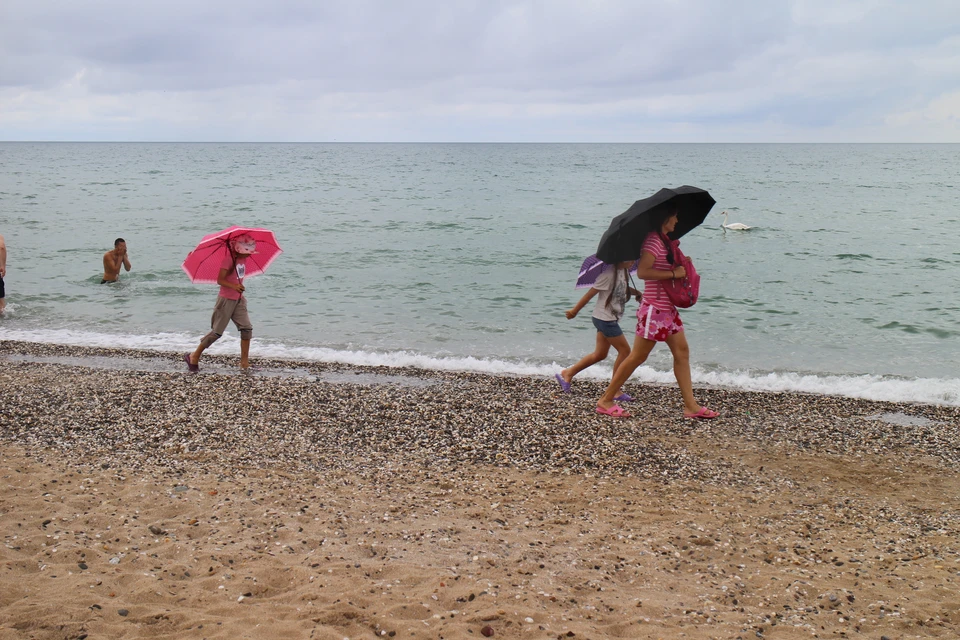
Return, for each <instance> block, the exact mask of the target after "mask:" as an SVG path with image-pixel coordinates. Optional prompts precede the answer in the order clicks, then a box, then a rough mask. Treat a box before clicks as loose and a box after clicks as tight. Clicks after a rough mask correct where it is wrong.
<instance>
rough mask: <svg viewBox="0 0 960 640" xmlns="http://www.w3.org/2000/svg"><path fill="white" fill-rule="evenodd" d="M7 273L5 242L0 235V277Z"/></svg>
mask: <svg viewBox="0 0 960 640" xmlns="http://www.w3.org/2000/svg"><path fill="white" fill-rule="evenodd" d="M6 275H7V243H6V242H4V241H3V236H0V278H3V277H6Z"/></svg>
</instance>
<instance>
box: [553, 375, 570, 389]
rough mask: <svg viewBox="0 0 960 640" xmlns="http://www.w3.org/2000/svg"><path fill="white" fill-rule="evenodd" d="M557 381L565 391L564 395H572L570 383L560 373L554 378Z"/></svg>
mask: <svg viewBox="0 0 960 640" xmlns="http://www.w3.org/2000/svg"><path fill="white" fill-rule="evenodd" d="M553 377H554V378H556V379H557V382H559V383H560V388H561V389H563V392H564V393H570V383H569V382H567V381H566V380H564V379H563V376H561V375H560V374H559V373H558V374H555V375H554V376H553Z"/></svg>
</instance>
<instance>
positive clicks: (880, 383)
mask: <svg viewBox="0 0 960 640" xmlns="http://www.w3.org/2000/svg"><path fill="white" fill-rule="evenodd" d="M0 340H18V341H23V342H39V343H44V344H62V345H70V346H81V347H104V348H114V349H144V350H150V351H164V352H171V351H172V352H179V351H192V350H193V349H194V348H196V344H197V341H196V336H195V335H188V334H178V333H156V334H152V335H123V334H117V335H114V334H107V333H96V332H84V331H74V330H68V329H61V330H56V329H38V330H9V329H2V328H0ZM238 342H239V340H238V339H237V338H236V337H235V336H232V335H230V334H226V335H224V336H223V338H222V339H221V340H219V341H218V342H217V343H216V344H215V345H213V346H212V347H211V348H210V349H209V350H208V352H209V353H212V354H220V355H232V354H236V353H237V352H238ZM252 355H253V356H254V357H258V356H259V357H262V358H277V359H285V360H302V361H309V362H326V363H339V364H349V365H356V366H366V367H377V366H380V367H393V368H399V367H415V368H419V369H427V370H434V371H464V372H476V373H489V374H495V375H522V376H543V377H553V375H554V374H555V373H557V372H558V371H560V369H561V368H562V366H561V365H559V364H556V363H551V364H545V363H535V362H525V361H522V360H517V361H514V360H503V359H498V358H477V357H472V356H467V357H457V356H432V355H428V354H423V353H416V352H412V351H387V352H378V351H368V350H362V349H355V350H352V349H333V348H329V347H320V346H296V345H286V344H280V343H270V342H266V341H259V340H258V341H257V342H256V346H255V348H254V349H253V354H252ZM610 375H611V370H610V368H609V367H605V366H603V365H598V366H594V367H591V368H590V369H588V370H586V371H584V372H582V373H581V374H580V376H579V377H580V378H582V379H588V380H603V379H606V378H609V377H610ZM692 375H693V381H694V383H695V384H699V385H709V386H715V387H723V388H731V389H741V390H746V391H769V392H780V391H793V392H801V393H812V394H817V395H835V396H844V397H850V398H863V399H865V400H880V401H887V402H919V403H926V404H938V405H951V406H960V379H942V378H912V379H911V378H897V377H892V376H877V375H830V374H812V373H796V372H789V371H786V372H784V371H780V372H763V371H752V370H740V371H727V370H704V369H701V368H698V367H696V366H694V367H693V370H692ZM631 379H632V380H636V381H640V382H647V383H661V384H672V383H674V382H675V381H674V377H673V372H672V371H659V370H657V369H654V368H652V367H648V366H641V367H640V368H638V369H637V371H636V372H635V373H634V374H633V377H632V378H631Z"/></svg>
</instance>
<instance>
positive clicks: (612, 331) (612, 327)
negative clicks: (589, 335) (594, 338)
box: [593, 318, 623, 338]
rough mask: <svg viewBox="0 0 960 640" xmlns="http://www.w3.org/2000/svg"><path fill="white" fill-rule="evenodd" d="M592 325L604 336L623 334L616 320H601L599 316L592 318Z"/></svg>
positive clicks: (612, 336) (613, 336) (610, 336)
mask: <svg viewBox="0 0 960 640" xmlns="http://www.w3.org/2000/svg"><path fill="white" fill-rule="evenodd" d="M593 326H595V327H596V328H597V331H599V332H600V333H602V334H603V335H604V337H606V338H616V337H618V336H622V335H623V329H621V328H620V325H619V324H618V323H617V321H616V320H601V319H600V318H594V319H593Z"/></svg>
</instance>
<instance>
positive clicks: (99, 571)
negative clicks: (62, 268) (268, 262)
mask: <svg viewBox="0 0 960 640" xmlns="http://www.w3.org/2000/svg"><path fill="white" fill-rule="evenodd" d="M253 355H254V360H255V361H256V364H258V365H259V366H260V367H261V368H260V369H259V370H258V371H256V372H254V373H253V374H252V375H244V374H241V373H239V372H237V370H236V359H235V358H222V357H211V358H209V359H206V358H205V360H204V363H203V370H202V371H201V372H200V373H199V374H189V373H187V372H186V371H184V370H183V369H184V365H183V363H182V361H181V360H180V358H181V357H182V354H176V353H157V352H152V351H119V350H105V349H89V348H79V347H64V346H56V345H42V344H32V343H20V342H11V341H6V342H0V388H2V390H3V391H2V394H0V483H2V487H3V489H2V491H0V535H2V536H3V547H0V640H13V639H17V640H21V639H27V638H30V639H48V638H49V639H53V638H57V639H79V638H191V639H192V638H196V639H200V638H211V639H212V638H230V639H234V638H305V639H307V638H309V639H317V640H320V639H331V640H342V639H344V638H351V639H356V638H379V637H390V638H482V637H493V638H537V639H539V638H591V639H602V638H742V639H744V640H746V639H748V638H749V639H755V638H776V639H794V638H861V637H862V638H870V639H874V640H880V639H881V638H884V637H885V638H888V639H889V640H899V639H906V638H957V637H960V597H958V595H957V594H958V593H960V589H958V587H960V474H958V471H957V469H958V468H960V467H958V463H960V429H958V427H960V408H956V407H937V406H929V405H915V404H894V403H878V402H868V401H862V400H852V399H848V398H839V397H828V396H811V395H801V394H788V393H776V394H773V393H749V392H738V391H731V390H723V389H698V390H697V394H698V398H699V399H700V401H701V402H702V403H704V404H707V405H709V406H710V407H712V408H714V409H716V410H718V411H720V412H721V414H722V416H721V418H720V419H718V420H715V421H711V422H693V421H689V420H684V419H682V417H681V407H680V402H679V393H678V391H677V390H676V388H675V387H659V386H649V385H644V386H641V385H637V384H628V387H627V389H628V390H629V391H630V393H632V394H633V395H635V396H636V398H637V402H635V403H633V404H632V405H630V409H631V410H632V411H633V413H634V415H635V417H634V418H632V419H628V420H622V421H618V420H614V419H610V418H605V417H602V416H597V415H595V414H594V413H593V412H592V409H593V406H594V401H595V399H596V397H597V396H598V395H599V394H600V392H601V385H600V384H599V383H596V382H579V381H578V382H577V383H576V384H575V385H574V393H572V394H569V395H564V394H561V393H560V392H559V388H558V387H557V385H556V383H555V382H554V381H553V380H546V379H540V378H524V377H497V376H490V375H479V374H464V373H445V372H436V371H424V370H416V369H386V368H358V367H348V366H344V365H334V364H318V363H308V362H289V361H262V360H256V354H255V353H254V354H253Z"/></svg>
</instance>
